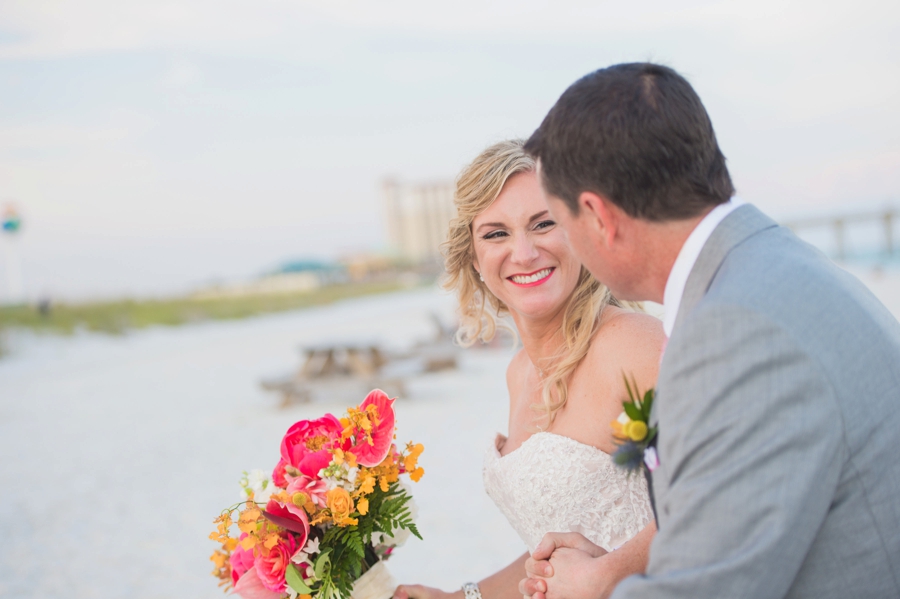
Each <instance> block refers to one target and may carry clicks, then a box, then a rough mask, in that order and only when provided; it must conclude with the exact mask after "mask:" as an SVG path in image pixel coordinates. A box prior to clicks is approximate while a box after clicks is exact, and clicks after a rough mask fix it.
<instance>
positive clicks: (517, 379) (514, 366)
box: [506, 349, 529, 397]
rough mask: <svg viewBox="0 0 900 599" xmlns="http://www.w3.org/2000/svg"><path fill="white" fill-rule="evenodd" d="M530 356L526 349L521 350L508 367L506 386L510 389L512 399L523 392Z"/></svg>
mask: <svg viewBox="0 0 900 599" xmlns="http://www.w3.org/2000/svg"><path fill="white" fill-rule="evenodd" d="M528 364H529V361H528V354H526V353H525V350H524V349H519V351H517V352H516V354H515V355H514V356H513V358H512V360H510V361H509V366H507V367H506V386H507V387H508V388H509V394H510V397H514V396H516V395H518V394H519V391H521V390H522V386H523V385H524V384H525V376H526V374H527V368H528Z"/></svg>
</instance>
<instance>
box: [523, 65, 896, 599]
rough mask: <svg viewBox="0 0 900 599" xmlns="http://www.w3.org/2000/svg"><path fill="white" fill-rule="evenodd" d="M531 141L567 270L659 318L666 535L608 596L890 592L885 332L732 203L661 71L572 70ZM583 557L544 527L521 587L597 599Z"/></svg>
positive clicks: (561, 598) (657, 475)
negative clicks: (579, 74) (656, 311)
mask: <svg viewBox="0 0 900 599" xmlns="http://www.w3.org/2000/svg"><path fill="white" fill-rule="evenodd" d="M526 149H527V150H528V152H529V153H530V155H532V156H534V157H535V158H536V159H537V160H538V171H539V173H540V176H539V179H540V182H541V186H542V189H543V190H544V191H545V192H546V197H547V200H546V201H547V203H548V205H549V207H550V213H551V214H552V215H553V221H554V222H555V223H557V225H556V226H557V228H562V229H564V230H565V231H566V233H567V237H568V239H569V240H570V242H571V243H572V249H573V250H574V252H575V254H576V255H577V256H578V258H579V260H580V261H581V262H582V263H583V264H584V265H585V266H586V267H587V268H588V269H589V270H590V271H591V272H592V273H593V274H594V275H595V276H596V277H598V278H599V279H600V280H601V281H603V282H604V283H605V284H606V285H608V286H609V288H610V290H611V291H612V293H613V294H614V295H615V296H616V297H617V298H618V299H619V300H652V301H655V302H659V303H662V304H664V307H665V320H664V326H665V330H666V333H667V335H668V337H669V340H668V344H667V347H666V350H665V357H664V359H663V361H662V364H661V366H660V371H659V382H658V387H657V395H656V400H655V402H654V404H653V413H652V414H651V418H650V420H651V425H658V431H659V432H658V436H657V437H656V447H655V448H652V449H653V450H654V454H653V459H652V460H647V463H648V466H647V469H648V470H652V473H651V474H650V479H651V481H652V485H651V487H652V495H653V496H654V498H655V512H656V516H657V523H658V527H659V530H658V532H657V534H656V536H655V538H654V539H653V542H652V545H651V548H650V558H649V563H648V565H647V569H646V572H645V573H642V574H638V575H636V576H631V577H629V578H627V579H625V580H624V581H622V582H621V583H620V584H619V585H618V587H617V588H616V589H615V591H614V593H613V595H612V596H613V597H614V599H662V598H666V599H704V598H718V597H728V598H730V599H742V598H746V599H761V598H766V599H781V598H790V599H800V598H810V599H812V598H815V599H826V598H834V599H838V598H840V599H847V598H849V597H860V598H862V597H865V598H887V597H900V499H898V498H900V459H898V456H900V434H898V431H900V324H898V322H897V320H896V319H895V318H894V317H893V316H892V315H891V314H890V313H889V312H888V310H887V309H886V308H885V307H884V306H883V305H881V303H880V302H879V301H878V300H877V299H876V298H875V297H874V296H873V295H872V294H871V293H870V292H869V291H868V290H867V289H866V288H865V286H864V285H863V284H862V283H860V282H859V281H858V280H856V279H855V278H854V277H852V276H851V275H849V274H848V273H846V272H844V271H843V270H841V269H840V268H838V267H837V266H836V265H834V264H833V263H832V262H831V261H829V260H828V259H827V258H826V257H825V256H824V255H823V254H822V253H820V252H819V251H817V250H815V249H814V248H812V247H811V246H809V245H807V244H805V243H803V242H802V241H800V240H798V239H797V238H796V237H795V236H794V235H793V234H792V233H791V232H790V231H789V230H788V229H786V228H784V227H780V226H778V225H777V224H776V223H775V222H773V221H772V220H771V219H770V218H769V217H767V216H766V215H764V214H762V213H761V212H760V211H759V210H757V209H756V208H755V207H753V206H752V205H749V204H743V203H741V202H740V201H738V200H737V199H736V198H734V197H733V195H734V189H733V187H732V183H731V179H730V176H729V174H728V170H727V168H726V166H725V158H724V156H723V155H722V152H721V151H720V150H719V146H718V144H717V142H716V137H715V134H714V132H713V127H712V124H711V122H710V119H709V116H708V115H707V113H706V110H705V109H704V107H703V104H702V103H701V101H700V98H699V97H698V96H697V94H696V93H695V92H694V90H693V89H692V88H691V86H690V84H688V82H687V81H685V80H684V78H682V77H681V76H680V75H678V74H677V73H676V72H675V71H673V70H672V69H669V68H667V67H663V66H659V65H655V64H647V63H641V64H621V65H615V66H612V67H609V68H606V69H601V70H598V71H595V72H593V73H591V74H589V75H587V76H585V77H584V78H582V79H580V80H579V81H577V82H575V83H574V84H573V85H572V86H571V87H569V89H567V90H566V91H565V93H563V95H562V96H561V97H560V98H559V100H558V101H557V102H556V105H554V106H553V108H552V109H551V110H550V112H549V114H548V115H547V117H546V118H545V119H544V121H543V123H542V124H541V126H540V127H539V128H538V130H537V131H536V132H535V133H534V134H533V135H532V137H531V138H530V139H529V141H528V143H527V144H526ZM592 350H593V348H592ZM648 451H649V449H648ZM647 455H648V454H647V453H645V456H647ZM596 491H597V493H602V492H604V491H603V488H602V487H600V486H598V488H597V490H596ZM596 545H597V543H596V542H594V541H593V540H592V539H590V536H589V535H587V534H584V535H579V534H576V533H568V534H557V533H551V534H549V535H547V537H546V538H545V539H544V540H543V541H542V542H541V543H540V545H539V546H538V547H537V549H536V550H535V551H534V553H533V554H532V557H531V559H529V560H528V562H527V565H526V567H527V569H528V571H529V572H530V575H531V578H528V579H525V580H523V581H522V583H521V586H520V590H521V591H522V593H523V594H524V595H526V596H531V598H532V599H600V598H602V597H606V595H607V593H606V589H607V585H608V574H607V571H606V563H605V561H604V560H606V559H607V557H606V556H604V557H599V558H598V557H596V555H597V554H598V553H600V552H601V551H600V548H598V547H596ZM603 549H608V548H603Z"/></svg>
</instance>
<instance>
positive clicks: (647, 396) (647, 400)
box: [641, 388, 656, 422]
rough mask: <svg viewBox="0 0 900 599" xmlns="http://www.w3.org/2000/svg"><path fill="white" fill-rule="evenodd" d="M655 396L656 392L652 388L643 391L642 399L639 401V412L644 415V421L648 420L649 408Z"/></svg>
mask: <svg viewBox="0 0 900 599" xmlns="http://www.w3.org/2000/svg"><path fill="white" fill-rule="evenodd" d="M655 397H656V393H655V392H654V390H653V389H652V388H651V389H648V390H647V392H646V393H644V400H643V401H642V402H641V413H643V415H644V422H650V408H652V407H653V399H654V398H655Z"/></svg>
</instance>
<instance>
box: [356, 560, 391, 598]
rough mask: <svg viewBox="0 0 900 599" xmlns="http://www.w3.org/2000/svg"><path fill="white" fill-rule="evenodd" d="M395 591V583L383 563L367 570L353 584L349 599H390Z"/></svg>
mask: <svg viewBox="0 0 900 599" xmlns="http://www.w3.org/2000/svg"><path fill="white" fill-rule="evenodd" d="M396 589H397V581H396V580H394V577H393V576H391V572H390V571H389V570H388V568H387V566H386V565H385V563H384V562H383V561H379V562H378V563H377V564H375V565H374V566H372V567H371V568H369V570H368V571H367V572H366V573H365V574H363V575H362V576H360V577H359V578H358V579H357V581H356V582H355V583H354V584H353V593H351V595H350V599H390V598H391V597H393V596H394V591H395V590H396Z"/></svg>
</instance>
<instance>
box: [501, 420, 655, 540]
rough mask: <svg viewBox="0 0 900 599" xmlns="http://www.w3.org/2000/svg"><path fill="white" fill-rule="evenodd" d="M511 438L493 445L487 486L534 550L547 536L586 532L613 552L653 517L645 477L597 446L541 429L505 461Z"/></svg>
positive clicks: (510, 520) (587, 535)
mask: <svg viewBox="0 0 900 599" xmlns="http://www.w3.org/2000/svg"><path fill="white" fill-rule="evenodd" d="M505 441H506V438H505V437H503V435H497V439H496V440H495V441H494V443H493V444H492V445H491V446H490V447H489V448H488V451H487V453H486V455H485V459H484V487H485V490H486V491H487V493H488V495H490V497H491V499H493V500H494V503H496V504H497V507H499V508H500V511H502V512H503V514H504V515H505V516H506V518H507V520H509V523H510V524H511V525H512V527H513V528H514V529H515V530H516V532H517V533H519V536H520V537H522V540H523V541H525V544H526V545H527V546H528V551H529V552H532V551H534V548H535V547H537V544H538V543H540V541H541V539H542V538H543V536H544V534H545V533H548V532H580V533H581V534H583V535H584V536H585V537H587V538H588V539H590V540H591V541H592V542H593V543H595V544H597V545H599V546H600V547H603V548H604V549H606V550H607V551H612V550H613V549H616V548H618V547H620V546H621V545H623V544H624V543H625V542H626V541H628V540H629V539H630V538H631V537H633V536H634V535H636V534H637V533H638V532H640V531H641V529H643V528H644V526H646V525H647V524H648V523H649V522H650V521H651V520H652V518H653V514H652V511H651V508H650V500H649V497H648V495H647V483H646V481H645V480H644V477H643V476H640V475H636V476H635V475H632V476H631V477H628V475H627V474H626V472H625V471H623V470H620V469H619V468H618V467H617V466H616V465H615V463H614V462H613V460H612V457H611V456H610V455H609V454H607V453H604V452H602V451H600V450H599V449H597V448H596V447H593V446H591V445H585V444H584V443H581V442H579V441H576V440H574V439H570V438H569V437H564V436H562V435H557V434H555V433H547V432H539V433H535V434H534V435H532V436H531V437H529V438H528V439H527V440H526V441H525V442H524V443H522V445H521V446H520V447H519V448H518V449H516V450H515V451H512V452H510V453H509V454H507V455H505V456H501V455H500V450H499V447H502V444H503V443H504V442H505Z"/></svg>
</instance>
